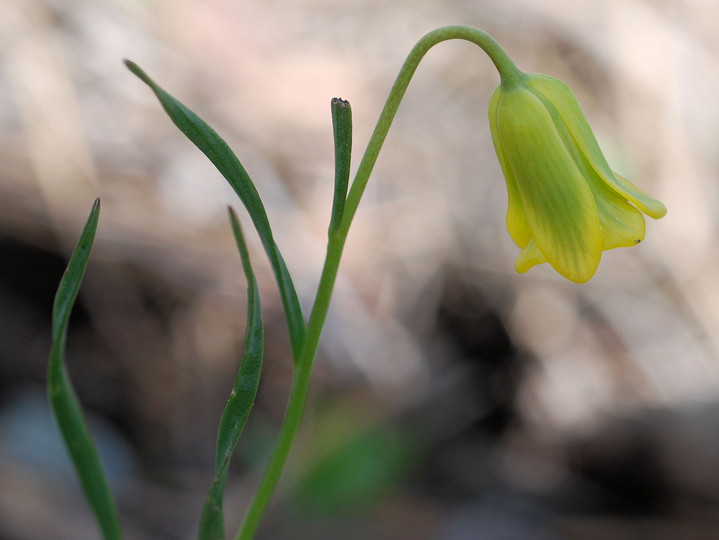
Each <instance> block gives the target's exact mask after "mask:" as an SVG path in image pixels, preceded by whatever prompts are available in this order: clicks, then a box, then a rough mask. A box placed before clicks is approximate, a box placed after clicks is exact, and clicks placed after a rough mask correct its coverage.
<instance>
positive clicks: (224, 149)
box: [125, 60, 306, 362]
mask: <svg viewBox="0 0 719 540" xmlns="http://www.w3.org/2000/svg"><path fill="white" fill-rule="evenodd" d="M125 65H126V66H127V68H128V69H129V70H130V71H131V72H132V73H133V74H134V75H136V76H137V77H138V78H139V79H140V80H141V81H142V82H144V83H145V84H147V85H148V86H149V87H150V89H151V90H152V91H153V92H154V93H155V96H157V99H158V100H159V101H160V104H161V105H162V107H163V108H164V109H165V112H166V113H167V114H168V116H169V117H170V119H171V120H172V122H173V123H174V124H175V125H176V126H177V127H178V129H179V130H180V131H182V133H184V134H185V136H186V137H187V138H188V139H189V140H190V141H191V142H192V143H193V144H195V146H197V148H199V149H200V151H202V153H204V154H205V155H206V156H207V157H208V158H209V160H210V161H211V162H212V163H213V165H214V166H215V167H216V168H217V170H218V171H220V173H221V174H222V176H224V177H225V179H226V180H227V182H228V183H229V184H230V186H232V188H233V189H234V190H235V192H236V193H237V195H238V196H239V197H240V200H241V201H242V204H244V206H245V208H246V209H247V212H248V213H249V214H250V218H251V219H252V222H253V224H254V225H255V228H256V229H257V233H258V234H259V236H260V240H261V241H262V245H263V246H264V248H265V251H266V253H267V256H268V258H269V260H270V264H271V265H272V269H273V271H274V274H275V279H276V281H277V286H278V288H279V292H280V297H281V299H282V305H283V308H284V310H285V317H286V318H287V326H288V328H289V332H290V341H291V345H292V354H293V357H294V359H295V362H297V359H298V358H299V355H300V351H301V350H302V345H303V343H304V337H305V332H306V326H305V322H304V317H303V315H302V309H301V306H300V302H299V298H298V296H297V291H296V289H295V286H294V284H293V282H292V278H291V276H290V274H289V272H288V270H287V266H286V264H285V261H284V259H283V258H282V254H281V253H280V250H279V248H278V247H277V244H276V243H275V240H274V237H273V235H272V229H271V227H270V222H269V220H268V218H267V212H266V211H265V207H264V204H262V200H261V198H260V195H259V193H258V192H257V189H256V188H255V185H254V183H253V182H252V180H251V179H250V176H249V175H248V174H247V171H246V170H245V168H244V167H243V166H242V163H240V160H239V159H237V156H235V154H234V153H233V152H232V150H231V149H230V147H229V146H228V145H227V143H226V142H225V141H224V140H223V139H222V137H220V136H219V135H218V134H217V132H216V131H215V130H214V129H212V128H211V127H210V126H209V125H208V124H207V123H206V122H205V121H204V120H202V119H201V118H200V117H199V116H197V114H195V113H194V112H192V111H191V110H190V109H188V108H187V107H186V106H185V105H183V104H182V103H181V102H180V101H178V100H177V99H175V98H174V97H173V96H171V95H170V94H169V93H167V92H166V91H165V90H163V89H162V88H161V87H160V86H159V85H158V84H157V83H155V81H153V80H152V79H151V78H150V77H149V76H148V75H147V73H145V72H144V71H143V70H142V69H141V68H140V67H139V66H138V65H137V64H135V63H134V62H131V61H129V60H125Z"/></svg>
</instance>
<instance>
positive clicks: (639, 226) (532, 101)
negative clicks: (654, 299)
mask: <svg viewBox="0 0 719 540" xmlns="http://www.w3.org/2000/svg"><path fill="white" fill-rule="evenodd" d="M489 125H490V129H491V132H492V140H493V142H494V148H495V150H496V151H497V156H498V158H499V162H500V164H501V166H502V171H503V172H504V177H505V179H506V182H507V192H508V198H509V207H508V210H507V229H508V230H509V234H510V235H511V236H512V239H513V240H514V241H515V243H516V244H517V245H518V246H519V247H520V248H522V252H521V253H520V255H519V257H518V258H517V260H516V262H515V267H516V269H517V271H518V272H526V271H527V270H529V269H530V268H531V267H532V266H534V265H536V264H540V263H543V262H548V263H549V264H550V265H551V266H552V267H553V268H554V269H555V270H556V271H557V272H559V273H560V274H561V275H563V276H564V277H566V278H567V279H569V280H571V281H575V282H577V283H584V282H586V281H589V279H591V277H592V276H593V275H594V273H595V272H596V270H597V266H598V265H599V260H600V258H601V254H602V251H603V250H606V249H612V248H615V247H627V246H633V245H635V244H638V243H639V242H641V241H642V240H643V239H644V230H645V224H644V216H643V215H642V212H643V213H645V214H647V215H648V216H650V217H652V218H655V219H658V218H661V217H662V216H664V215H665V214H666V212H667V210H666V207H665V206H664V205H663V204H662V203H661V202H659V201H658V200H656V199H654V198H652V197H650V196H649V195H647V194H646V193H644V192H643V191H641V190H640V189H639V188H637V187H636V186H635V185H633V184H632V183H630V182H629V181H627V180H626V179H624V178H622V177H621V176H619V175H618V174H616V173H614V172H612V170H611V169H610V168H609V165H608V164H607V161H606V159H605V158H604V155H603V154H602V151H601V150H600V149H599V145H598V143H597V140H596V138H595V137H594V134H593V133H592V130H591V128H590V127H589V124H588V123H587V120H586V118H585V117H584V114H583V113H582V110H581V109H580V107H579V104H578V103H577V100H576V98H575V97H574V94H573V93H572V91H571V90H570V89H569V87H568V86H567V85H565V84H564V83H563V82H561V81H559V80H557V79H554V78H552V77H549V76H546V75H540V74H522V76H521V77H517V78H515V79H513V80H512V81H510V82H509V83H503V84H502V85H501V86H500V87H499V88H497V90H496V91H495V92H494V94H493V95H492V98H491V100H490V103H489Z"/></svg>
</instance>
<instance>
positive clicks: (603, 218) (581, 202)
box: [48, 26, 666, 539]
mask: <svg viewBox="0 0 719 540" xmlns="http://www.w3.org/2000/svg"><path fill="white" fill-rule="evenodd" d="M450 39H462V40H467V41H470V42H472V43H475V44H476V45H478V46H479V47H481V48H482V49H483V50H484V51H485V52H486V53H487V54H488V55H489V57H490V59H491V60H492V62H493V63H494V65H495V66H496V68H497V70H498V72H499V75H500V78H501V83H500V86H499V88H498V89H497V91H496V92H495V94H494V96H493V97H492V100H491V103H490V126H491V128H492V138H493V141H494V145H495V149H496V151H497V154H498V157H499V160H500V163H501V165H502V168H503V171H504V174H505V178H506V181H507V189H508V193H509V210H508V215H507V225H508V229H509V231H510V234H511V235H512V238H513V239H514V240H515V242H516V243H517V244H518V245H519V246H520V247H521V248H522V249H523V251H522V254H521V255H520V257H519V259H518V260H517V269H518V270H519V271H526V270H527V269H528V268H529V267H531V266H533V265H535V264H539V263H541V262H549V263H550V264H551V265H552V266H553V267H554V268H555V269H556V270H557V271H558V272H559V273H561V274H562V275H564V276H565V277H566V278H568V279H570V280H573V281H577V282H585V281H588V280H589V279H590V278H591V277H592V276H593V274H594V272H595V271H596V268H597V265H598V263H599V258H600V256H601V251H602V250H604V249H609V248H612V247H620V246H627V245H633V244H634V243H637V242H638V241H639V240H641V239H642V238H643V236H644V218H643V216H642V214H641V213H640V210H641V211H643V212H645V213H647V214H648V215H650V216H651V217H654V218H659V217H662V216H663V215H664V214H665V213H666V208H665V207H664V205H663V204H662V203H660V202H659V201H657V200H655V199H652V198H651V197H649V196H648V195H646V194H644V193H643V192H641V191H640V190H639V189H638V188H636V187H635V186H633V185H632V184H630V183H629V182H628V181H626V180H624V179H623V178H621V177H620V176H618V175H615V174H614V173H613V172H612V171H611V169H609V167H608V165H606V161H605V159H604V157H603V155H602V153H601V151H600V150H599V147H598V145H597V143H596V140H595V139H594V136H593V134H592V132H591V130H590V128H589V126H588V124H587V122H586V120H585V118H584V116H583V114H582V112H581V110H580V108H579V106H578V105H577V103H576V100H575V98H574V96H573V95H572V93H571V91H570V90H569V89H568V88H567V87H566V86H564V85H563V84H562V83H559V82H558V81H556V80H555V79H551V78H549V77H546V76H542V75H527V74H525V73H523V72H521V71H520V70H519V69H517V67H516V66H515V65H514V63H513V62H512V60H511V59H510V58H509V57H508V56H507V55H506V53H505V52H504V50H503V49H502V48H501V47H500V46H499V45H498V44H497V42H496V41H495V40H494V39H492V37H491V36H489V35H488V34H486V33H485V32H483V31H481V30H478V29H476V28H472V27H468V26H448V27H444V28H439V29H437V30H435V31H433V32H430V33H429V34H427V35H426V36H424V37H423V38H422V39H420V40H419V42H418V43H417V44H416V45H415V47H414V48H413V49H412V51H411V52H410V54H409V56H408V58H407V60H406V61H405V63H404V65H403V66H402V68H401V70H400V72H399V75H398V77H397V79H396V81H395V83H394V86H393V87H392V89H391V91H390V94H389V97H388V99H387V102H386V104H385V106H384V109H383V110H382V113H381V115H380V117H379V120H378V122H377V125H376V127H375V130H374V132H373V134H372V137H371V139H370V141H369V143H368V146H367V149H366V151H365V153H364V156H363V157H362V160H361V161H360V163H359V166H358V169H357V172H356V174H355V177H354V180H353V181H352V183H351V184H350V182H349V179H350V155H351V149H352V148H351V147H352V118H351V108H350V106H349V103H347V102H346V101H343V100H340V99H334V100H332V102H331V109H332V119H333V127H334V144H335V191H334V201H333V206H332V212H331V216H330V222H329V227H328V244H327V253H326V257H325V262H324V267H323V270H322V274H321V277H320V282H319V286H318V289H317V294H316V297H315V300H314V304H313V307H312V311H311V313H310V316H309V319H308V320H307V321H305V318H304V315H303V314H302V311H301V308H300V303H299V300H298V297H297V293H296V291H295V287H294V284H293V281H292V278H291V276H290V273H289V272H288V270H287V267H286V265H285V262H284V259H283V258H282V255H281V253H280V250H279V248H278V246H277V244H276V243H275V240H274V237H273V233H272V228H271V227H270V223H269V220H268V218H267V213H266V212H265V208H264V205H263V203H262V200H261V198H260V195H259V194H258V192H257V189H256V188H255V184H254V183H253V182H252V180H251V179H250V177H249V175H248V173H247V171H246V170H245V169H244V167H243V166H242V164H241V163H240V161H239V160H238V159H237V157H236V156H235V155H234V153H233V152H232V150H231V149H230V148H229V147H228V145H227V144H226V143H225V142H224V141H223V140H222V138H221V137H220V136H219V135H218V134H217V133H216V132H215V131H214V130H213V129H212V128H211V127H210V126H208V125H207V124H206V123H205V122H204V121H203V120H202V119H201V118H200V117H198V116H197V115H196V114H195V113H193V112H192V111H191V110H190V109H188V108H187V107H185V106H184V105H183V104H182V103H180V102H179V101H178V100H176V99H175V98H174V97H172V96H171V95H170V94H169V93H167V92H166V91H165V90H163V89H162V88H161V87H160V86H159V85H157V84H156V83H155V82H154V81H153V80H152V79H151V78H150V77H149V76H148V75H147V74H146V73H145V72H144V71H143V70H142V69H140V67H138V66H137V65H136V64H134V63H132V62H130V61H127V62H126V65H127V67H128V68H129V69H130V71H131V72H132V73H134V74H135V75H136V76H137V77H139V78H140V79H141V80H142V81H143V82H144V83H146V84H147V85H148V86H149V87H150V89H151V90H152V91H153V92H154V93H155V95H156V96H157V98H158V100H159V101H160V103H161V104H162V106H163V107H164V109H165V111H166V112H167V114H168V115H169V117H170V118H171V120H172V121H173V122H174V123H175V125H176V126H177V127H178V128H179V129H180V130H181V131H182V132H183V133H184V134H185V135H186V136H187V137H188V139H190V140H191V141H192V142H193V143H194V144H195V145H196V146H197V147H198V148H199V149H200V150H201V151H202V152H203V153H204V154H205V155H206V156H207V157H208V158H209V159H210V161H211V162H212V163H213V164H214V165H215V167H217V169H218V170H219V171H220V172H221V173H222V175H223V176H224V177H225V178H226V180H227V181H228V182H229V184H230V185H231V186H232V188H233V189H234V190H235V192H236V193H237V195H238V196H239V197H240V200H241V201H242V203H243V205H244V206H245V208H246V210H247V212H248V213H249V215H250V218H251V219H252V222H253V224H254V226H255V229H256V230H257V233H258V235H259V237H260V240H261V242H262V245H263V246H264V249H265V252H266V254H267V257H268V258H269V261H270V264H271V266H272V269H273V271H274V275H275V279H276V281H277V286H278V289H279V293H280V296H281V299H282V305H283V308H284V312H285V317H286V319H287V326H288V329H289V334H290V343H291V348H292V355H293V361H294V375H293V381H292V389H291V393H290V397H289V402H288V406H287V410H286V416H285V419H284V422H283V424H282V427H281V429H280V433H279V436H278V438H277V442H276V444H275V447H274V450H273V453H272V455H271V457H270V459H269V462H268V465H267V468H266V470H265V473H264V476H263V477H262V480H261V481H260V484H259V486H258V488H257V490H256V492H255V496H254V498H253V500H252V502H251V504H250V507H249V509H248V511H247V514H246V516H245V519H244V522H243V525H242V527H241V528H240V530H239V531H238V532H237V535H236V538H238V539H248V538H252V537H253V536H254V534H255V532H256V530H257V527H258V525H259V523H260V520H261V518H262V515H263V514H264V512H265V509H266V508H267V506H268V504H269V502H270V499H271V497H272V493H273V492H274V489H275V487H276V485H277V482H278V480H279V478H280V475H281V473H282V469H283V467H284V464H285V461H286V459H287V456H288V454H289V451H290V448H291V445H292V442H293V440H294V438H295V435H296V433H297V431H298V429H299V426H300V422H301V420H302V414H303V410H304V407H305V402H306V400H307V394H308V388H309V381H310V375H311V371H312V364H313V361H314V358H315V354H316V351H317V347H318V344H319V341H320V336H321V333H322V328H323V326H324V323H325V318H326V316H327V311H328V308H329V305H330V299H331V296H332V290H333V287H334V283H335V279H336V277H337V272H338V268H339V264H340V259H341V257H342V251H343V248H344V245H345V241H346V239H347V235H348V232H349V229H350V225H351V224H352V220H353V218H354V216H355V213H356V211H357V208H358V206H359V203H360V199H361V198H362V194H363V192H364V190H365V187H366V185H367V182H368V180H369V177H370V174H371V172H372V169H373V167H374V164H375V161H376V160H377V156H378V154H379V152H380V149H381V148H382V145H383V143H384V140H385V137H386V135H387V132H388V130H389V128H390V125H391V124H392V121H393V119H394V116H395V114H396V112H397V109H398V107H399V105H400V102H401V101H402V98H403V96H404V93H405V91H406V89H407V86H408V84H409V82H410V80H411V78H412V76H413V74H414V72H415V70H416V69H417V66H418V65H419V62H420V61H421V59H422V58H423V57H424V55H425V53H426V52H427V51H428V50H429V49H430V48H431V47H433V46H434V45H436V44H438V43H440V42H442V41H446V40H450ZM99 208H100V207H99V203H98V202H96V204H95V205H94V206H93V209H92V212H91V213H90V218H89V219H88V223H87V225H86V227H85V230H84V232H83V234H82V237H81V240H80V243H79V245H78V247H77V250H76V251H75V253H74V255H73V256H72V258H71V260H70V263H69V266H68V270H67V272H66V274H65V276H64V277H63V280H62V282H61V283H60V287H59V290H58V294H57V299H56V303H55V310H54V313H53V316H54V317H53V346H52V353H51V356H50V366H49V371H48V391H49V394H50V398H51V402H52V405H53V410H54V411H55V414H56V417H57V421H58V423H59V425H60V427H61V430H62V432H63V435H64V437H65V440H66V442H67V445H68V448H69V451H70V454H71V456H72V458H73V461H74V463H75V466H76V468H77V471H78V475H79V476H80V478H81V480H82V485H83V488H84V490H85V493H86V495H87V498H88V499H89V501H90V503H91V505H92V507H93V510H94V511H95V514H96V516H97V519H98V521H99V523H100V527H101V529H102V531H103V534H104V535H105V538H119V537H120V529H119V525H118V519H117V516H116V512H115V510H114V504H113V502H112V498H111V496H110V494H109V490H108V489H107V483H106V482H105V480H104V477H103V474H102V469H101V467H100V464H99V460H98V459H97V455H96V452H95V450H94V448H93V444H92V440H91V438H90V435H89V433H88V430H87V428H86V426H85V424H84V421H83V420H82V413H81V411H80V408H79V405H78V403H77V399H76V398H75V397H74V394H73V391H72V387H71V385H70V383H69V380H68V378H67V375H66V373H65V370H64V363H63V362H64V360H63V350H64V341H65V333H66V330H67V322H68V317H69V313H70V309H71V308H72V304H73V302H74V299H75V296H76V294H77V290H78V288H79V286H80V281H81V279H82V275H83V272H84V269H85V265H86V263H87V259H88V256H89V252H90V249H91V246H92V241H93V237H94V232H95V229H96V227H97V220H98V214H99ZM230 221H231V225H232V230H233V232H234V235H235V238H236V241H237V246H238V249H239V252H240V256H241V259H242V265H243V268H244V272H245V276H246V278H247V284H248V307H247V309H248V317H247V320H248V326H247V331H246V336H245V349H244V355H243V360H242V364H241V366H240V370H239V373H238V376H237V379H236V382H235V385H234V387H233V390H232V393H231V395H230V398H229V400H228V403H227V407H226V409H225V412H224V414H223V415H222V419H221V422H220V427H219V432H218V438H217V454H216V466H215V480H214V482H213V483H212V486H211V487H210V490H209V494H208V497H207V500H206V503H205V505H204V509H203V511H202V517H201V520H200V531H199V537H200V538H202V539H220V538H224V536H225V534H224V514H223V492H224V486H225V480H226V476H227V469H228V466H229V463H230V458H231V456H232V453H233V451H234V449H235V447H236V445H237V441H238V438H239V436H240V433H241V431H242V428H243V426H244V424H245V421H246V420H247V417H248V415H249V413H250V410H251V408H252V405H253V402H254V397H255V393H256V390H257V385H258V383H259V378H260V373H261V367H262V357H263V328H262V316H261V308H260V300H259V294H258V290H257V285H256V282H255V278H254V274H253V271H252V266H251V263H250V258H249V255H248V251H247V248H246V246H245V242H244V239H243V234H242V231H241V228H240V225H239V221H238V220H237V217H236V215H235V213H234V211H233V210H232V209H230Z"/></svg>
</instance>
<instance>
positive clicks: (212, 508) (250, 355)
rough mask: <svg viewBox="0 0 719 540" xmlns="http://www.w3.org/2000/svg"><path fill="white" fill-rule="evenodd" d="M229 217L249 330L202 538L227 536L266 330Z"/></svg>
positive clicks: (220, 436) (237, 230)
mask: <svg viewBox="0 0 719 540" xmlns="http://www.w3.org/2000/svg"><path fill="white" fill-rule="evenodd" d="M230 220H231V222H232V230H233V232H234V234H235V239H236V241H237V247H238V249H239V251H240V257H241V258H242V267H243V269H244V272H245V277H246V279H247V330H246V333H245V348H244V353H243V355H242V364H241V365H240V370H239V372H238V374H237V378H236V379H235V384H234V386H233V388H232V392H231V394H230V399H229V400H228V401H227V406H226V407H225V411H224V413H223V414H222V419H221V420H220V428H219V430H218V433H217V456H216V461H215V481H214V482H213V483H212V486H211V487H210V492H209V493H208V495H207V500H206V501H205V506H204V508H203V510H202V517H201V519H200V534H199V537H200V540H223V539H224V538H225V532H224V516H223V498H224V490H225V481H226V480H227V470H228V469H229V466H230V460H231V458H232V454H233V452H234V450H235V447H236V446H237V441H238V439H239V437H240V434H241V433H242V429H243V427H244V426H245V422H246V421H247V417H248V416H249V414H250V410H251V409H252V405H253V404H254V402H255V396H256V395H257V387H258V385H259V382H260V374H261V371H262V357H263V352H264V330H263V325H262V310H261V307H260V296H259V289H258V287H257V280H256V279H255V275H254V272H253V271H252V266H251V264H250V256H249V253H248V251H247V246H246V245H245V240H244V238H243V236H242V229H241V227H240V223H239V221H238V219H237V216H236V215H235V213H234V211H233V210H232V209H230Z"/></svg>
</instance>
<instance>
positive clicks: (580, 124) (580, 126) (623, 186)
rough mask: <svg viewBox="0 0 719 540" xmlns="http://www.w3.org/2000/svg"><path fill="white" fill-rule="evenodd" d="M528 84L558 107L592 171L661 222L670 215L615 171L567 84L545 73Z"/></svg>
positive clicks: (653, 199) (535, 76) (529, 80)
mask: <svg viewBox="0 0 719 540" xmlns="http://www.w3.org/2000/svg"><path fill="white" fill-rule="evenodd" d="M528 84H529V86H530V87H531V88H533V89H535V90H536V91H538V92H539V93H540V94H542V95H543V96H544V97H545V98H546V100H548V101H550V102H551V104H552V105H553V106H554V107H556V110H557V112H558V113H559V116H560V117H561V119H562V121H563V122H564V124H565V125H566V126H567V129H568V130H569V132H570V133H571V135H572V137H573V138H574V140H575V144H576V145H577V147H579V148H581V149H582V151H583V153H584V155H585V156H586V159H587V160H588V161H589V163H590V164H591V166H592V168H593V169H594V170H595V171H596V173H597V174H598V175H599V177H600V178H601V179H602V180H603V181H604V182H605V183H606V184H607V185H608V186H609V187H611V188H612V189H613V190H614V191H616V192H617V193H620V194H621V195H623V196H624V197H625V198H626V199H627V200H628V201H629V202H631V203H632V204H633V205H634V206H636V207H637V208H639V209H640V210H641V211H642V212H644V213H645V214H647V215H648V216H650V217H653V218H654V219H659V218H661V217H663V216H664V215H665V214H666V213H667V208H666V206H664V204H662V203H661V202H660V201H658V200H657V199H655V198H654V197H651V196H649V195H647V194H646V193H645V192H643V191H642V190H641V189H639V188H638V187H637V186H635V185H634V184H632V183H631V182H629V181H628V180H626V179H625V178H622V177H621V176H619V175H617V174H615V173H614V172H613V171H612V169H611V168H610V167H609V164H608V163H607V160H606V158H605V157H604V154H603V153H602V151H601V149H600V148H599V143H598V142H597V139H596V137H595V136H594V133H592V130H591V128H590V127H589V123H588V122H587V119H586V117H585V116H584V113H583V112H582V109H581V107H580V106H579V103H578V102H577V98H576V97H575V96H574V93H573V92H572V90H571V89H570V88H569V87H568V86H567V85H566V84H564V83H563V82H562V81H560V80H559V79H555V78H554V77H550V76H548V75H542V74H532V76H531V77H528Z"/></svg>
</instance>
